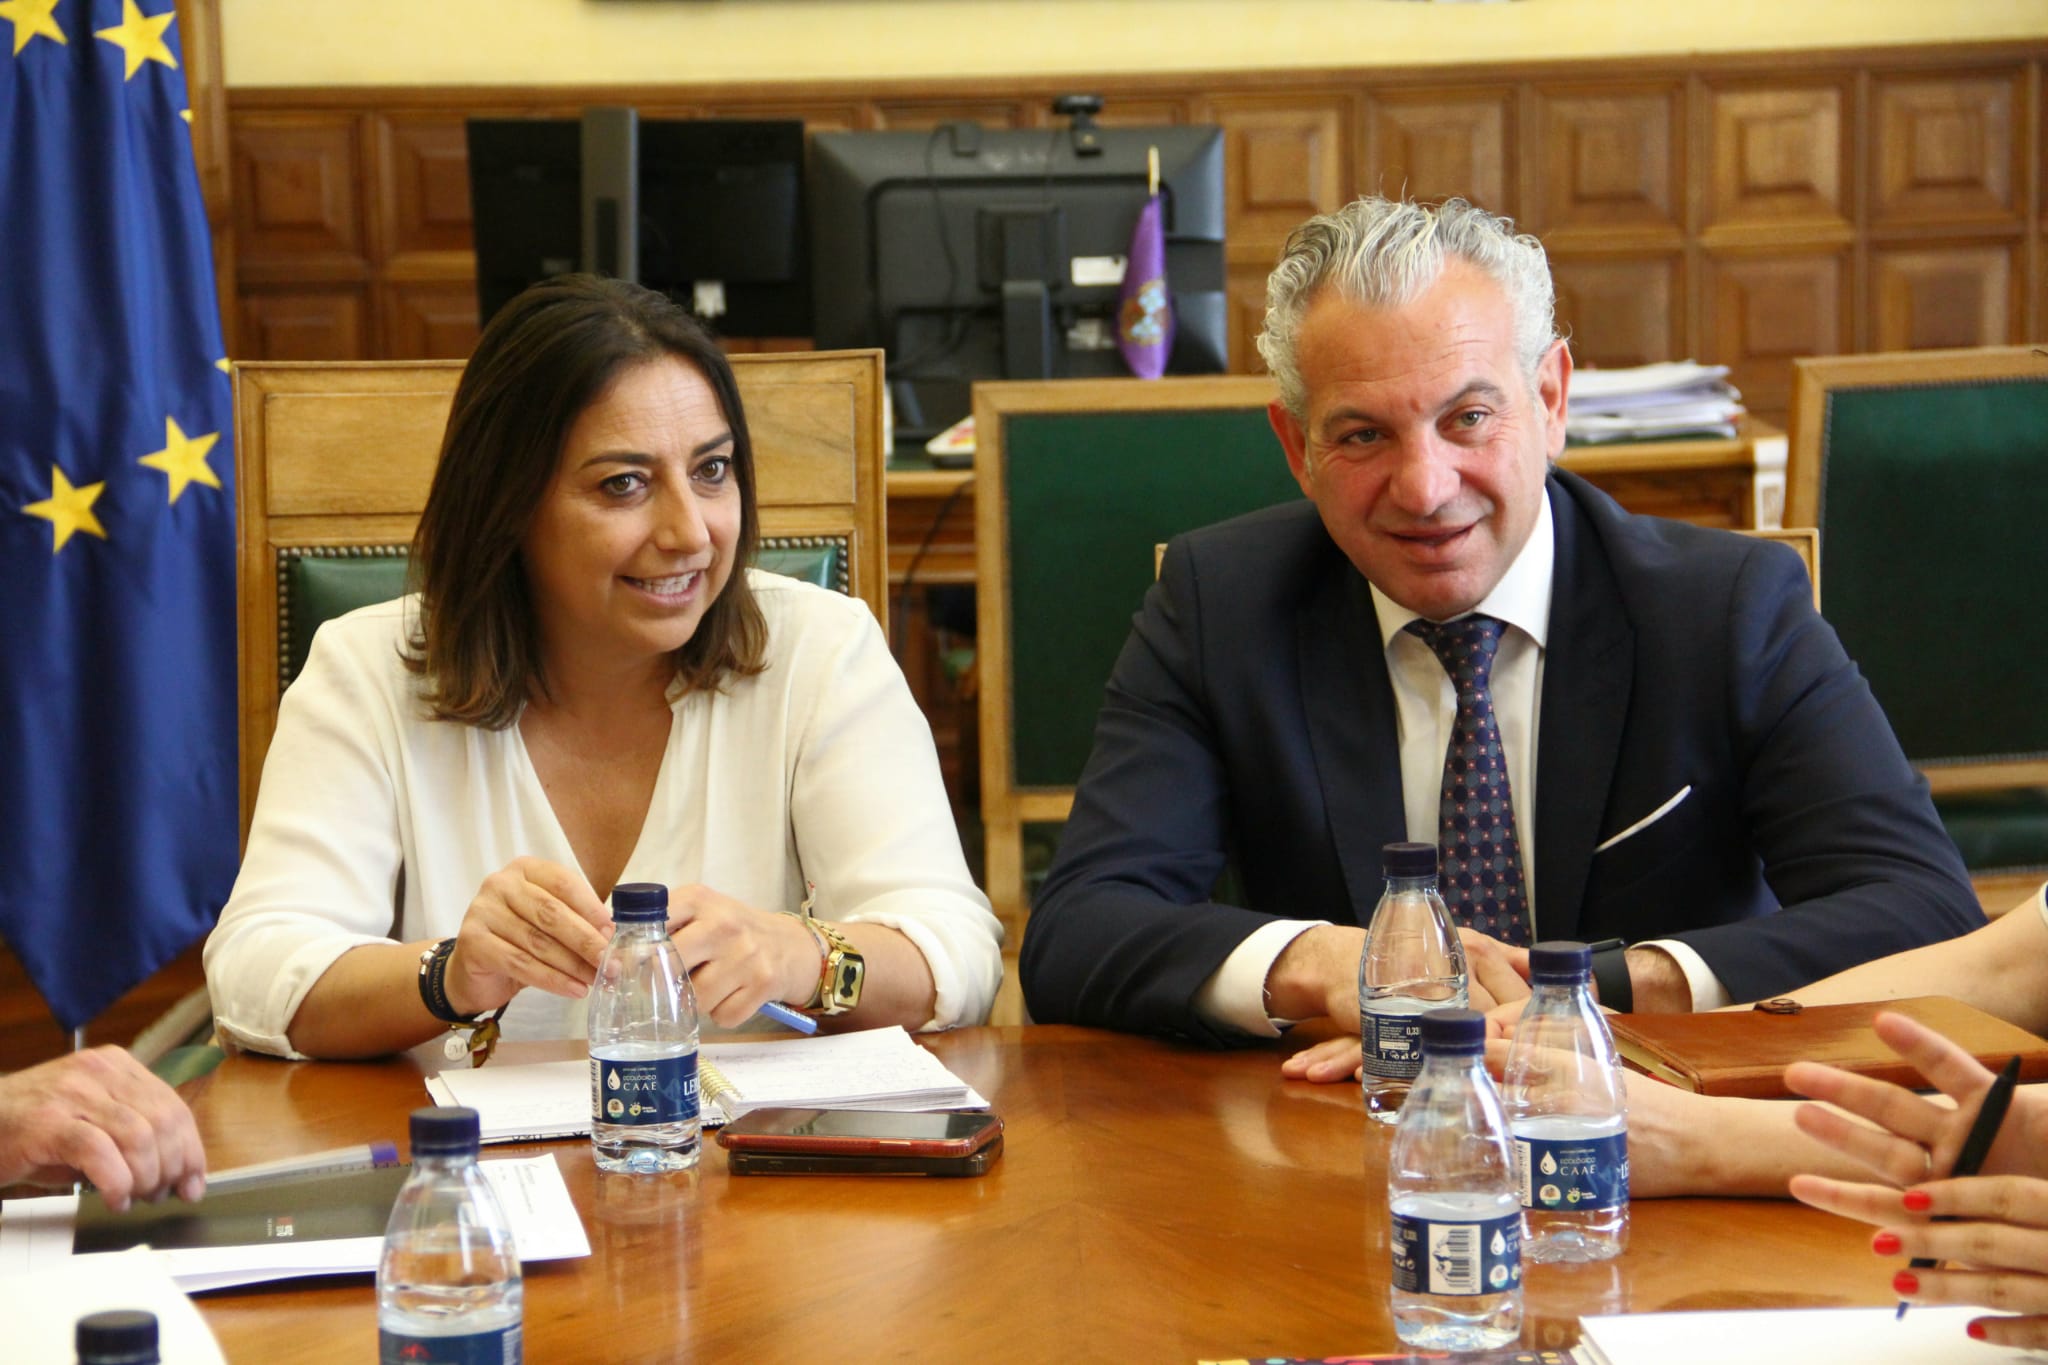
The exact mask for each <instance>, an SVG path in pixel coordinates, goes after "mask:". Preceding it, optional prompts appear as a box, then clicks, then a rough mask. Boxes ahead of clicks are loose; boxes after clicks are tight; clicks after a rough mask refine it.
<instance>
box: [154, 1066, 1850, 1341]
mask: <svg viewBox="0 0 2048 1365" xmlns="http://www.w3.org/2000/svg"><path fill="white" fill-rule="evenodd" d="M931 1045H932V1048H933V1050H934V1051H935V1052H937V1053H938V1054H939V1056H941V1057H942V1058H944V1059H945V1061H946V1063H947V1064H948V1065H949V1066H951V1067H952V1068H953V1070H954V1071H956V1072H957V1073H959V1074H960V1075H961V1076H962V1077H964V1078H965V1079H967V1080H968V1081H969V1082H971V1083H972V1084H973V1085H975V1086H976V1087H977V1088H978V1089H980V1090H981V1091H982V1093H984V1094H986V1095H988V1096H989V1097H990V1098H991V1099H992V1100H993V1101H994V1102H995V1105H996V1107H997V1109H998V1111H999V1112H1001V1114H1002V1115H1003V1117H1004V1119H1005V1121H1006V1123H1007V1125H1008V1130H1007V1135H1006V1144H1007V1150H1006V1151H1005V1153H1004V1155H1003V1157H1002V1159H1001V1160H1000V1161H999V1162H998V1163H997V1164H996V1166H995V1168H994V1169H993V1170H992V1171H991V1172H990V1173H989V1174H988V1175H986V1176H984V1177H981V1178H979V1179H970V1180H936V1179H925V1178H921V1177H907V1178H891V1177H861V1176H845V1177H841V1176H809V1177H737V1178H735V1177H731V1176H728V1174H727V1172H726V1169H725V1158H724V1153H723V1150H722V1149H721V1148H719V1147H718V1146H717V1145H716V1144H714V1143H708V1142H707V1144H706V1148H705V1156H704V1159H703V1161H702V1163H701V1165H700V1167H699V1169H698V1170H697V1171H696V1172H694V1173H692V1174H690V1175H687V1176H678V1177H672V1178H668V1179H665V1180H664V1179H636V1178H633V1177H621V1176H605V1177H603V1178H600V1177H599V1176H598V1175H597V1173H596V1171H595V1169H594V1168H593V1166H592V1164H591V1159H590V1149H589V1146H588V1144H587V1143H584V1142H580V1141H579V1142H564V1143H557V1144H550V1145H548V1146H537V1147H530V1148H500V1149H495V1150H497V1151H498V1152H500V1153H504V1154H510V1153H513V1152H520V1153H530V1152H531V1151H534V1150H549V1149H551V1150H553V1151H554V1152H555V1153H556V1155H557V1159H558V1160H559V1161H560V1163H561V1167H562V1171H563V1174H564V1175H565V1177H566V1178H567V1181H568V1185H569V1190H570V1194H571V1195H572V1197H573V1198H574V1200H575V1202H576V1205H577V1207H578V1208H579V1209H580V1210H581V1211H582V1213H583V1215H584V1222H585V1225H586V1227H587V1228H588V1230H589V1234H590V1241H591V1245H592V1252H593V1254H592V1255H591V1256H590V1257H589V1258H587V1259H584V1260H579V1261H569V1262H559V1263H554V1264H548V1265H536V1266H532V1267H529V1268H528V1270H527V1277H526V1342H527V1358H528V1359H530V1360H534V1361H550V1362H555V1361H603V1362H619V1361H642V1360H668V1359H674V1360H695V1361H737V1360H750V1361H751V1360H761V1361H802V1360H821V1359H822V1360H854V1361H865V1360H884V1359H888V1360H897V1359H900V1360H916V1361H936V1360H973V1361H980V1360H988V1361H1033V1362H1037V1361H1048V1362H1049V1361H1063V1360H1068V1359H1072V1360H1120V1361H1126V1360H1127V1361H1161V1362H1192V1361H1195V1360H1198V1359H1204V1358H1207V1359H1222V1358H1242V1357H1244V1356H1247V1355H1251V1356H1257V1355H1264V1354H1268V1353H1286V1354H1302V1355H1308V1354H1316V1355H1323V1354H1330V1353H1337V1352H1364V1351H1386V1350H1393V1349H1396V1347H1397V1344H1398V1343H1397V1342H1396V1340H1395V1337H1394V1334H1393V1329H1392V1327H1391V1326H1390V1324H1389V1319H1388V1304H1387V1267H1388V1252H1387V1246H1386V1227H1387V1219H1386V1188H1385V1159H1386V1150H1387V1145H1388V1134H1387V1132H1386V1131H1385V1130H1383V1129H1380V1128H1377V1127H1375V1126H1372V1125H1369V1124H1368V1123H1367V1122H1366V1120H1365V1118H1364V1116H1363V1113H1362V1111H1361V1109H1360V1106H1359V1099H1358V1092H1357V1090H1356V1088H1355V1087H1352V1086H1348V1085H1345V1086H1328V1087H1318V1086H1311V1085H1308V1084H1306V1083H1300V1082H1284V1081H1282V1080H1281V1079H1280V1078H1279V1075H1278V1071H1277V1065H1278V1056H1279V1054H1278V1053H1276V1052H1273V1051H1269V1050H1263V1049H1252V1050H1248V1051H1244V1052H1237V1053H1212V1052H1201V1051H1195V1050H1192V1049H1187V1048H1180V1047H1175V1046H1172V1045H1168V1044H1164V1043H1158V1042H1154V1041H1150V1040H1147V1039H1140V1038H1131V1037H1124V1036H1120V1035H1114V1034H1107V1033H1099V1032H1095V1031H1092V1030H1087V1029H1075V1028H1052V1027H1028V1028H984V1029H968V1030H963V1031H961V1032H959V1033H955V1034H951V1035H948V1036H944V1037H939V1038H936V1039H933V1040H931ZM427 1051H428V1052H429V1053H431V1050H427ZM503 1051H504V1059H505V1060H539V1059H542V1058H545V1057H561V1056H570V1055H577V1054H578V1052H579V1051H580V1050H579V1049H577V1048H575V1047H573V1046H571V1045H566V1044H561V1045H557V1044H549V1045H537V1044H529V1045H524V1046H516V1045H508V1046H507V1047H506V1048H505V1049H504V1050H503ZM435 1060H438V1057H436V1058H435ZM428 1064H429V1065H432V1063H431V1062H430V1063H428ZM191 1093H192V1098H193V1100H194V1107H195V1109H196V1111H197V1113H198V1114H199V1119H200V1125H201V1127H202V1129H203V1130H204V1134H205V1138H206V1143H207V1150H208V1153H209V1158H210V1160H211V1161H212V1162H213V1163H214V1164H215V1165H220V1166H226V1165H233V1164H236V1163H240V1162H245V1161H250V1160H254V1159H258V1158H263V1157H272V1156H278V1155H282V1154H286V1153H290V1152H297V1151H311V1150H316V1149H319V1148H322V1147H328V1146H333V1145H336V1144H340V1143H346V1142H360V1141H366V1140H370V1139H373V1138H381V1137H387V1136H399V1137H401V1138H402V1135H403V1133H404V1129H405V1115H406V1113H407V1112H408V1111H409V1110H411V1109H412V1108H413V1107H414V1106H415V1105H417V1104H420V1103H423V1102H424V1100H425V1093H424V1091H423V1089H422V1088H421V1085H420V1064H419V1063H418V1062H417V1061H415V1060H414V1058H412V1057H404V1058H399V1059H397V1060H394V1061H390V1062H385V1063H379V1064H344V1063H332V1062H307V1063H281V1062H275V1061H271V1060H267V1059H261V1058H246V1057H241V1058H231V1059H229V1060H228V1061H227V1063H225V1064H224V1065H223V1066H222V1067H221V1068H220V1069H219V1070H218V1071H217V1072H216V1073H214V1075H212V1076H211V1077H209V1078H207V1079H205V1080H203V1081H200V1082H197V1083H195V1085H194V1086H193V1087H192V1090H191ZM1886 1274H1887V1272H1886V1269H1885V1267H1884V1266H1883V1264H1882V1263H1881V1262H1879V1261H1878V1260H1877V1259H1876V1258H1875V1257H1873V1256H1871V1254H1870V1252H1869V1250H1868V1232H1867V1230H1866V1229H1863V1228H1860V1227H1858V1226H1856V1225H1853V1224H1850V1223H1848V1222H1845V1221H1842V1220H1838V1219H1834V1218H1829V1217H1827V1216H1825V1215H1822V1214H1818V1213H1815V1212H1813V1211H1811V1210H1808V1209H1805V1208H1802V1207H1800V1206H1797V1205H1793V1204H1789V1203H1764V1202H1754V1201H1736V1200H1661V1201H1649V1202H1644V1203H1639V1204H1637V1205H1636V1206H1635V1213H1634V1228H1633V1233H1632V1240H1631V1245H1630V1249H1629V1251H1628V1252H1627V1254H1626V1255H1625V1256H1623V1257H1622V1258H1621V1259H1620V1260H1619V1261H1616V1262H1611V1263H1608V1264H1605V1265H1597V1266H1583V1267H1573V1268H1561V1267H1545V1266H1537V1267H1531V1268H1530V1270H1529V1274H1528V1284H1529V1289H1528V1311H1527V1314H1526V1319H1527V1322H1528V1327H1527V1329H1526V1332H1525V1340H1526V1341H1528V1342H1529V1343H1530V1344H1532V1345H1547V1346H1558V1345H1565V1344H1569V1343H1572V1342H1574V1341H1576V1340H1577V1336H1578V1329H1577V1318H1578V1316H1579V1315H1580V1314H1588V1313H1612V1312H1650V1311H1658V1310H1666V1309H1672V1310H1676V1309H1697V1308H1761V1307H1782V1306H1820V1305H1844V1304H1865V1305H1876V1304H1883V1303H1885V1302H1887V1296H1886V1292H1885V1291H1886V1289H1887V1287H1888V1286H1887V1284H1886ZM201 1302H202V1307H203V1309H204V1311H205V1314H206V1317H207V1319H208V1321H209V1322H210V1323H211V1324H212V1326H213V1330H214V1331H215V1333H216V1334H217V1335H218V1336H219V1338H220V1342H221V1345H222V1347H223V1349H224V1350H225V1352H226V1354H227V1358H228V1360H230V1361H231V1362H237V1363H239V1362H245V1361H246V1362H257V1361H271V1360H292V1361H311V1362H319V1361H330V1360H331V1361H361V1360H369V1359H372V1358H374V1355H375V1331H376V1313H375V1307H374V1301H373V1295H372V1290H371V1284H370V1281H369V1280H368V1279H367V1278H366V1277H355V1278H351V1279H329V1280H322V1281H313V1282H300V1283H298V1284H291V1283H287V1284H283V1285H275V1286H268V1287H264V1288H258V1289H249V1290H237V1291H231V1292H227V1293H222V1294H215V1295H210V1296H208V1297H206V1298H204V1299H203V1300H202V1301H201Z"/></svg>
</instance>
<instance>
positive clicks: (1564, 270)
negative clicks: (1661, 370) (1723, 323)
mask: <svg viewBox="0 0 2048 1365" xmlns="http://www.w3.org/2000/svg"><path fill="white" fill-rule="evenodd" d="M1550 273H1551V277H1552V278H1553V279H1554V280H1555V281H1556V283H1557V325H1558V327H1559V328H1560V329H1562V330H1563V332H1564V334H1565V335H1566V336H1568V337H1569V338H1571V348H1572V359H1573V360H1574V361H1575V362H1576V363H1578V364H1580V365H1602V366H1615V365H1647V364H1650V363H1652V362H1654V361H1660V360H1671V359H1674V358H1678V357H1681V356H1684V355H1686V354H1689V353H1690V348H1689V347H1688V346H1687V339H1686V336H1685V308H1684V300H1685V297H1686V290H1685V283H1684V279H1685V258H1684V257H1683V256H1681V255H1678V254H1674V253H1665V254H1660V255H1652V256H1640V257H1618V256H1611V255H1610V256H1594V257H1586V258H1583V259H1578V258H1573V257H1570V256H1558V255H1553V256H1552V257H1551V258H1550Z"/></svg>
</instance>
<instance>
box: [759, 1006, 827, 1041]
mask: <svg viewBox="0 0 2048 1365" xmlns="http://www.w3.org/2000/svg"><path fill="white" fill-rule="evenodd" d="M754 1013H756V1014H765V1015H767V1016H768V1017H769V1018H770V1019H773V1020H774V1021H775V1022H776V1023H778V1024H781V1025H782V1026H783V1027H784V1028H793V1029H795V1030H796V1031H797V1032H798V1033H816V1032H817V1031H818V1021H817V1020H815V1019H813V1018H811V1016H810V1015H808V1014H805V1013H803V1012H802V1011H800V1010H793V1009H791V1008H790V1007H789V1006H787V1005H785V1004H783V1003H782V1002H781V1001H780V1000H764V1001H762V1002H761V1008H760V1009H758V1010H755V1011H754Z"/></svg>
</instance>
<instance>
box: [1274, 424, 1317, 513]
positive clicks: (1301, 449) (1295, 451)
mask: <svg viewBox="0 0 2048 1365" xmlns="http://www.w3.org/2000/svg"><path fill="white" fill-rule="evenodd" d="M1266 420H1267V421H1268V422H1269V423H1271V424H1272V427H1273V434H1274V435H1275V436H1277V437H1279V438H1280V448H1281V449H1282V450H1284V451H1286V452H1287V467H1288V469H1290V470H1291V471H1293V473H1294V481H1295V482H1296V483H1298V484H1300V485H1301V491H1302V495H1303V496H1305V497H1311V498H1312V497H1314V496H1315V492H1314V490H1313V485H1314V482H1315V478H1314V471H1313V470H1312V469H1310V468H1309V461H1308V432H1307V431H1306V430H1305V429H1304V428H1303V427H1302V425H1301V419H1300V418H1298V417H1296V416H1295V415H1294V414H1293V413H1291V412H1289V411H1288V410H1287V405H1286V404H1284V403H1277V402H1276V403H1268V404H1266Z"/></svg>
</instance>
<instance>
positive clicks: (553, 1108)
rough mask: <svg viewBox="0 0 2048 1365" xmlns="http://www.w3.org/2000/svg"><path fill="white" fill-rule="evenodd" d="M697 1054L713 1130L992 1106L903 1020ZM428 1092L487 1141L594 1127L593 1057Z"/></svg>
mask: <svg viewBox="0 0 2048 1365" xmlns="http://www.w3.org/2000/svg"><path fill="white" fill-rule="evenodd" d="M697 1061H698V1073H699V1077H698V1092H699V1094H700V1095H701V1096H702V1100H703V1116H704V1126H705V1127H707V1128H716V1127H718V1126H719V1125H721V1124H724V1123H729V1122H731V1121H732V1120H733V1119H736V1118H738V1117H739V1116H740V1115H742V1114H745V1113H748V1112H750V1111H752V1110H755V1109H776V1108H782V1109H887V1110H895V1111H910V1110H918V1109H986V1108H988V1101H987V1100H985V1099H983V1098H982V1097H981V1096H980V1095H978V1094H976V1093H975V1092H974V1090H973V1089H972V1088H970V1087H969V1086H968V1084H967V1083H966V1082H965V1081H963V1080H961V1079H960V1078H959V1077H958V1076H955V1075H954V1074H953V1073H952V1072H951V1071H948V1070H947V1069H946V1064H945V1063H944V1062H942V1061H940V1060H939V1059H938V1058H937V1057H935V1056H933V1055H932V1054H931V1053H930V1052H927V1051H926V1050H925V1049H923V1048H921V1047H919V1046H918V1045H917V1043H916V1042H915V1041H914V1040H913V1039H912V1038H911V1036H910V1035H909V1034H908V1033H905V1032H904V1031H903V1030H902V1029H901V1028H878V1029H866V1030H863V1031H861V1032H859V1033H833V1034H827V1035H824V1036H822V1037H818V1038H782V1039H777V1040H775V1041H774V1042H766V1043H707V1044H705V1045H704V1046H703V1047H702V1048H701V1049H699V1051H698V1059H697ZM427 1093H428V1094H429V1095H432V1096H433V1097H434V1100H435V1102H436V1103H439V1104H460V1105H466V1106H468V1107H469V1108H471V1109H474V1110H476V1111H477V1114H478V1116H479V1119H480V1121H481V1123H482V1126H483V1139H484V1141H485V1142H523V1141H528V1140H533V1139H541V1138H557V1137H574V1136H576V1135H578V1134H581V1133H588V1132H589V1131H590V1063H589V1062H588V1061H587V1060H579V1061H573V1062H539V1063H534V1064H530V1065H526V1066H487V1067H483V1068H481V1069H479V1070H460V1071H443V1072H442V1073H441V1074H439V1075H438V1076H433V1077H430V1078H429V1079H428V1081H427Z"/></svg>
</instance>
